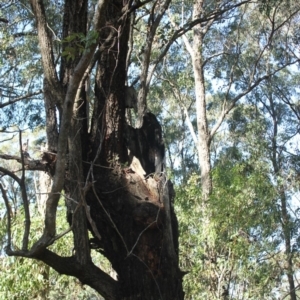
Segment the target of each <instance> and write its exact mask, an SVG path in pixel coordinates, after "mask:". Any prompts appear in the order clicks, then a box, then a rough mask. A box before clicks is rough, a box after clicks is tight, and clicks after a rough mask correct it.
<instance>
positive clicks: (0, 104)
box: [0, 90, 43, 108]
mask: <svg viewBox="0 0 300 300" xmlns="http://www.w3.org/2000/svg"><path fill="white" fill-rule="evenodd" d="M42 93H43V91H42V90H38V91H36V92H33V93H28V94H26V95H23V96H20V97H17V98H14V99H11V100H8V101H7V102H4V103H0V108H3V107H5V106H8V105H10V104H13V103H16V102H18V101H21V100H24V99H27V98H31V97H32V96H36V95H40V94H42Z"/></svg>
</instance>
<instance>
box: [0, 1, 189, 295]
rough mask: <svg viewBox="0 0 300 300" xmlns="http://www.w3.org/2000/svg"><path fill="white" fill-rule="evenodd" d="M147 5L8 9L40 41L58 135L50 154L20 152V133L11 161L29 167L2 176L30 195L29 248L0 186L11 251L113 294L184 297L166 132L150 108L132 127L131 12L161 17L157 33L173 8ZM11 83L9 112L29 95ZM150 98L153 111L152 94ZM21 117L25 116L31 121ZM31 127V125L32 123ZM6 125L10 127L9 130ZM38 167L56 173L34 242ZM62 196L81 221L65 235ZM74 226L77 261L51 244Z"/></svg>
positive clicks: (35, 4) (52, 126)
mask: <svg viewBox="0 0 300 300" xmlns="http://www.w3.org/2000/svg"><path fill="white" fill-rule="evenodd" d="M148 2H149V1H145V2H137V3H133V1H98V2H97V3H95V2H93V1H71V0H66V1H64V2H63V3H61V2H57V3H54V2H52V1H46V2H45V1H36V0H32V1H30V6H27V5H28V4H27V2H22V1H20V2H17V3H14V2H12V3H6V4H3V8H5V9H7V11H6V13H7V15H6V16H3V19H5V22H4V27H5V26H7V27H6V28H9V26H10V22H12V21H16V22H17V25H16V28H15V29H16V30H20V28H21V29H22V28H23V29H24V28H25V29H28V30H30V32H31V33H30V35H29V36H30V37H31V38H32V39H33V40H34V42H36V41H38V45H39V46H38V49H39V52H38V53H39V54H37V57H39V58H40V61H38V62H39V63H41V68H40V71H41V72H42V75H43V76H42V77H43V78H42V86H41V87H40V89H41V90H42V92H43V94H42V97H40V99H42V100H43V103H44V107H45V132H46V139H47V148H46V149H43V150H42V158H41V159H38V158H35V159H34V158H31V157H30V156H29V155H28V151H27V150H25V149H24V148H23V150H21V145H22V143H23V142H22V138H21V137H22V135H21V134H20V155H9V154H2V155H1V158H3V159H15V160H17V161H18V162H19V163H20V164H21V166H22V167H21V172H20V173H17V174H15V173H14V172H13V171H12V170H8V169H6V168H4V167H0V171H1V176H2V177H3V176H4V177H7V176H8V177H10V178H12V179H13V180H15V182H16V183H17V184H18V185H19V187H20V189H21V195H22V204H23V207H24V224H25V225H24V233H23V239H22V243H21V246H18V245H16V244H15V242H14V241H13V240H12V223H11V214H10V203H9V199H8V197H7V192H6V190H5V188H4V187H3V186H1V192H2V197H3V199H4V202H5V204H6V208H7V211H8V212H7V224H8V229H7V247H6V253H7V254H8V255H10V256H22V257H26V258H31V259H38V260H41V261H43V262H45V263H46V264H48V265H49V266H51V267H52V268H54V269H55V270H57V271H58V272H59V273H63V274H67V275H70V276H74V277H77V278H78V279H79V280H80V281H81V282H82V283H83V284H87V285H89V286H91V287H92V288H94V289H95V290H96V291H98V292H99V293H100V294H101V295H103V296H104V297H105V298H106V299H138V298H143V299H182V298H183V291H182V285H181V280H182V276H183V273H181V271H180V270H179V267H178V241H177V240H178V231H177V221H176V216H175V214H174V211H173V208H172V205H171V202H172V201H173V198H174V195H173V194H174V193H173V191H172V184H171V183H170V182H169V181H168V180H167V179H166V176H165V174H164V173H163V172H162V171H163V169H162V166H161V163H162V162H161V161H160V169H159V168H158V162H157V161H156V159H157V156H158V155H160V156H162V157H160V159H163V156H164V153H163V144H162V139H161V127H160V125H159V123H158V121H157V120H156V117H155V116H154V115H153V114H151V113H149V112H146V111H143V115H140V116H139V118H140V120H142V124H141V125H142V126H141V128H137V129H135V128H133V127H131V126H130V125H129V124H128V123H127V122H126V118H125V110H126V106H127V104H128V103H127V102H126V101H125V94H126V83H127V67H128V59H127V58H128V57H127V54H128V41H129V38H130V31H131V29H130V26H131V25H132V26H133V24H131V23H130V20H131V14H133V13H134V11H136V10H138V9H140V8H142V7H143V6H146V7H147V9H148V10H149V11H150V12H151V13H150V15H151V18H149V20H150V19H151V20H153V21H154V22H153V24H152V23H151V24H150V23H149V24H148V25H149V26H148V28H152V27H151V26H152V25H153V29H151V30H153V31H151V30H150V31H151V32H152V34H153V35H155V29H156V27H157V26H158V24H159V23H160V21H161V19H162V16H163V15H164V13H165V11H166V9H167V7H168V5H169V3H170V1H164V2H157V1H156V2H152V3H150V4H147V3H148ZM12 9H16V10H17V9H18V10H19V11H18V12H19V13H20V14H19V16H22V17H23V18H20V19H18V18H17V19H15V20H12V19H11V18H12V17H11V16H10V14H9V10H12ZM23 33H24V32H23ZM23 36H24V38H25V37H27V35H26V34H24V35H23ZM8 37H9V35H8ZM151 37H152V36H151ZM152 38H153V37H152ZM10 43H11V42H10V41H8V43H7V46H6V47H7V48H8V46H9V45H10ZM149 43H150V44H151V40H150V41H149ZM150 44H149V45H150ZM33 45H37V44H36V43H33ZM17 46H18V45H16V49H15V51H17V50H18V48H17ZM35 50H36V49H35ZM150 52H151V45H150V46H149V49H148V52H147V53H150ZM9 53H10V52H9ZM32 55H33V56H34V55H35V52H33V51H32ZM147 64H148V62H147V56H146V55H145V57H144V63H143V67H144V68H146V70H145V71H143V70H142V72H141V74H142V75H141V91H146V89H145V87H144V86H143V78H144V77H143V76H144V75H143V74H144V73H147ZM13 68H15V67H13ZM24 70H26V68H24ZM34 70H36V69H34ZM16 71H20V70H16ZM18 75H19V76H20V77H19V78H16V80H18V83H20V78H23V77H22V74H21V73H20V72H18ZM29 75H30V74H29ZM40 75H41V73H40V74H39V75H37V80H35V79H33V82H34V83H35V84H39V83H41V81H40V80H39V79H40V77H39V76H40ZM20 84H21V83H20ZM92 84H93V86H91V85H92ZM3 85H4V86H5V87H6V88H7V89H6V90H5V93H3V94H2V96H4V99H5V100H6V102H5V105H2V107H8V105H10V104H11V103H12V102H17V101H21V100H22V99H23V98H25V97H23V96H22V95H15V94H14V93H15V92H14V91H13V90H14V89H16V86H15V85H14V82H12V83H11V82H10V83H5V82H3ZM30 87H31V86H30ZM24 89H28V87H24ZM21 92H22V91H20V93H21ZM26 92H27V90H26ZM37 93H38V92H37ZM27 94H28V96H33V94H35V93H34V92H32V93H31V95H29V94H30V93H29V92H28V93H27ZM14 95H15V97H13V96H14ZM22 97H23V98H22ZM142 99H143V105H144V106H145V96H143V97H142ZM24 105H25V106H23V107H27V106H26V103H25V104H24ZM21 107H22V106H21ZM13 113H14V111H13V110H12V111H11V113H10V116H11V117H13V116H14V115H13ZM41 116H43V115H41ZM17 121H18V120H16V119H14V122H15V124H20V122H17ZM19 121H22V120H19ZM23 121H25V122H23V124H26V119H25V120H24V119H23ZM4 125H5V124H2V126H3V127H2V129H1V130H2V131H5V130H6V128H7V127H8V124H7V125H6V126H4ZM128 150H130V153H128ZM151 151H152V152H151ZM27 169H29V170H39V171H42V172H47V173H48V174H49V176H51V178H52V186H51V191H50V193H49V194H48V198H47V201H46V207H45V219H44V224H43V234H42V235H41V236H39V237H36V236H35V237H34V238H32V230H31V221H32V220H31V217H30V209H29V199H28V195H27V190H26V184H25V178H26V170H27ZM61 197H63V198H64V200H65V203H66V207H67V217H68V221H69V224H70V229H67V230H66V231H64V232H61V231H60V230H59V227H58V221H57V209H58V203H59V200H60V198H61ZM41 226H42V225H41ZM88 229H89V231H90V232H91V233H92V235H93V237H92V238H90V237H89V234H88ZM70 230H71V231H72V234H73V243H74V245H73V247H71V248H70V251H69V254H68V255H67V256H64V255H59V254H58V253H55V251H54V250H53V249H52V248H51V249H50V248H49V247H50V246H51V245H52V244H53V243H56V241H57V240H59V239H63V238H64V236H65V235H66V234H68V233H69V232H70ZM72 249H73V250H72ZM94 249H97V250H98V251H100V252H101V253H102V254H103V255H104V256H105V257H107V258H108V260H109V261H110V262H111V264H112V267H113V269H114V270H115V271H116V273H117V278H113V277H111V276H110V275H108V274H107V273H106V272H104V271H103V270H102V269H101V267H100V266H96V265H95V263H94V260H93V259H92V257H93V253H94V251H95V250H94Z"/></svg>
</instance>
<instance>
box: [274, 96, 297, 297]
mask: <svg viewBox="0 0 300 300" xmlns="http://www.w3.org/2000/svg"><path fill="white" fill-rule="evenodd" d="M269 101H270V110H269V112H270V114H271V117H272V120H273V138H272V153H271V160H272V165H273V171H274V174H275V176H276V177H277V176H280V174H281V170H280V165H279V159H280V158H279V155H280V154H279V151H278V146H277V138H278V115H277V111H276V108H275V104H274V100H273V96H272V94H270V96H269ZM278 191H279V199H280V202H281V226H282V231H283V237H284V244H285V257H286V273H287V274H286V275H287V278H288V282H289V292H290V297H291V300H296V299H297V296H296V290H295V282H294V270H293V253H292V247H291V227H290V225H291V223H290V216H289V213H288V209H287V198H286V194H285V187H284V186H283V185H282V184H278Z"/></svg>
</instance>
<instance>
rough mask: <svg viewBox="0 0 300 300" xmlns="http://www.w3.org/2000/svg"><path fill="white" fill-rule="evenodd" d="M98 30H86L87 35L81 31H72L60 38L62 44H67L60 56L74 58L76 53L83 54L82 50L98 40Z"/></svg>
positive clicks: (68, 58)
mask: <svg viewBox="0 0 300 300" xmlns="http://www.w3.org/2000/svg"><path fill="white" fill-rule="evenodd" d="M98 36H99V34H98V32H97V31H95V30H90V31H88V33H87V35H85V34H83V33H72V34H70V35H69V36H67V37H66V38H65V39H63V40H62V43H63V44H67V45H66V46H65V47H64V51H63V52H62V56H63V57H66V58H67V60H74V59H75V57H76V56H77V55H78V54H83V53H84V51H86V50H87V49H89V47H90V46H91V45H93V44H95V43H96V42H97V40H98Z"/></svg>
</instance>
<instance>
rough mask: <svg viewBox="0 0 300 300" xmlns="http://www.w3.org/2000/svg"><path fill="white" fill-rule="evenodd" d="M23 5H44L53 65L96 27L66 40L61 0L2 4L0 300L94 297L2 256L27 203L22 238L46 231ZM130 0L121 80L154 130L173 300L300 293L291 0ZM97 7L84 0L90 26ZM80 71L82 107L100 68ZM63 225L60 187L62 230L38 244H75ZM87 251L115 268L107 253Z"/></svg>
mask: <svg viewBox="0 0 300 300" xmlns="http://www.w3.org/2000/svg"><path fill="white" fill-rule="evenodd" d="M29 2H31V4H29ZM34 2H43V3H44V6H45V11H46V14H47V22H48V23H47V26H48V28H49V32H51V35H52V36H51V39H52V45H53V62H54V64H55V68H56V69H57V70H58V69H59V68H60V67H61V64H65V65H67V64H68V63H69V62H70V61H73V60H76V57H77V55H79V56H81V55H84V54H85V51H86V49H87V48H88V47H90V45H92V44H93V43H94V41H95V40H97V35H96V34H95V31H89V32H87V33H86V32H85V33H84V32H79V33H72V34H69V35H68V36H67V37H65V36H64V35H63V30H64V29H63V26H62V18H63V12H64V10H65V9H66V7H65V6H64V3H63V2H64V1H52V0H45V1H13V0H12V1H8V0H6V1H3V2H1V4H0V39H1V42H0V189H1V196H0V217H1V219H0V247H1V255H0V261H1V263H0V274H1V275H0V298H1V299H24V300H25V299H90V300H92V299H103V298H102V296H100V295H99V294H98V293H97V292H96V291H95V290H94V289H92V288H91V287H89V286H87V285H83V284H82V283H80V281H79V280H78V279H76V278H74V277H71V276H68V275H61V274H59V273H58V272H56V271H55V270H53V269H52V268H51V267H50V266H49V265H47V264H45V263H44V262H42V261H39V260H33V259H31V258H30V257H29V258H26V257H21V256H10V255H7V254H6V246H7V244H8V243H11V245H12V249H13V250H14V251H17V250H19V249H21V248H22V246H21V244H22V239H23V236H24V235H23V234H24V232H23V231H24V226H25V225H24V224H25V221H24V220H25V219H26V218H25V217H26V207H27V208H28V209H29V211H30V215H31V227H32V228H33V229H31V233H30V240H37V239H38V238H39V237H40V236H41V235H42V234H43V229H44V228H43V222H44V217H45V201H46V199H47V194H48V191H49V186H50V184H51V180H50V179H49V176H48V174H47V173H46V172H44V171H42V170H37V169H34V167H31V165H30V162H32V161H37V160H39V159H41V156H42V154H43V151H44V149H45V147H47V143H48V141H47V139H46V132H47V130H49V123H48V122H47V118H46V115H47V109H49V107H48V108H47V106H46V105H44V101H43V99H44V93H45V78H47V75H45V66H44V65H43V63H42V54H41V48H40V46H39V38H38V34H37V29H36V25H35V22H36V21H35V16H36V12H35V11H34V10H33V7H34V6H33V5H34V4H32V3H34ZM66 2H67V1H66ZM100 2H101V1H99V3H100ZM104 2H105V1H104ZM116 2H117V1H116ZM125 2H126V1H125ZM125 2H124V3H125ZM128 3H129V4H128V5H129V6H128V7H130V6H131V7H132V9H131V11H130V37H129V39H128V41H129V42H128V52H127V58H126V68H127V78H126V84H127V85H128V86H131V87H134V88H135V90H136V92H137V97H138V104H137V107H135V109H130V108H126V118H127V120H128V122H130V124H133V126H137V127H138V126H139V122H140V119H139V118H140V113H141V110H142V109H143V108H145V107H147V109H148V110H150V111H151V112H152V113H153V114H155V115H156V116H157V119H158V120H159V122H160V124H161V126H162V132H163V141H164V145H165V165H166V171H165V172H166V174H167V176H168V178H170V180H171V181H172V182H173V185H174V189H175V193H176V197H175V201H174V210H175V213H176V216H177V219H178V225H179V267H180V269H181V270H182V271H183V272H185V275H184V277H183V290H184V293H185V296H184V299H193V300H194V299H201V300H205V299H207V300H213V299H236V300H241V299H266V300H271V299H272V300H273V299H274V300H275V299H280V300H284V299H291V300H296V299H300V256H299V253H300V236H299V234H300V205H299V204H300V194H299V188H300V186H299V182H300V181H299V179H300V151H299V150H300V148H299V146H300V145H299V143H300V98H299V96H300V89H299V83H300V64H299V62H300V51H299V50H300V28H299V26H300V25H299V24H300V3H298V1H288V0H284V1H277V0H267V1H248V0H244V1H228V0H219V1H205V0H194V1H190V0H180V1H179V0H173V1H167V0H165V1H163V0H162V1H142V2H141V1H136V2H132V1H129V2H128ZM96 4H97V1H89V3H88V14H87V15H88V19H87V20H88V21H87V23H89V24H91V23H92V19H93V14H94V12H95V10H96ZM111 5H112V4H111ZM128 9H129V8H128ZM99 49H100V48H99ZM94 55H95V56H94V57H96V55H97V50H95V54H94ZM43 66H44V67H43ZM88 71H89V75H88V80H87V81H86V82H85V86H86V87H87V88H86V91H87V103H88V104H90V105H91V106H93V105H95V103H96V100H95V98H96V96H95V94H96V92H97V88H95V86H96V85H95V83H96V81H97V76H98V73H97V71H96V70H95V69H93V68H90V69H88ZM142 104H143V105H142ZM94 110H95V108H94ZM88 114H89V115H90V118H93V117H92V112H91V111H90V112H89V113H88ZM90 126H92V125H91V124H90ZM47 134H49V133H47ZM24 144H27V145H25V146H24ZM22 145H23V146H22ZM22 147H25V148H26V149H24V148H23V150H22ZM27 155H29V157H27ZM25 160H26V161H27V160H28V161H27V164H28V166H29V167H26V166H25V165H26V163H25ZM24 166H25V167H24ZM5 170H9V171H10V172H11V173H13V174H15V175H17V176H19V177H20V178H21V181H22V182H21V185H20V184H19V183H18V181H17V180H16V179H14V177H13V176H7V175H8V173H7V171H5ZM22 186H23V188H22ZM24 189H26V193H27V199H28V205H27V206H26V205H24V202H23V200H22V199H24V198H22V197H23V196H22V193H23V190H24ZM8 228H9V232H8ZM68 228H69V224H68V222H67V219H66V207H65V201H64V197H63V194H62V196H61V198H60V200H59V202H58V205H57V216H56V231H57V232H64V233H65V234H64V235H63V236H62V237H61V238H57V240H55V242H54V243H52V245H49V248H50V249H51V251H54V252H56V253H58V254H61V255H62V256H64V255H72V253H73V250H74V249H73V238H72V236H71V235H70V234H69V232H68V231H69V229H68ZM92 253H93V255H92V260H93V262H94V263H95V264H97V265H100V266H101V268H102V270H105V272H106V273H108V274H110V276H111V277H116V272H115V270H114V268H113V267H112V264H111V263H110V261H109V259H107V257H105V255H103V253H101V251H97V250H93V252H92ZM128 299H129V298H128ZM132 299H150V298H132ZM161 299H169V298H167V297H166V298H164V296H163V295H161Z"/></svg>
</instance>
